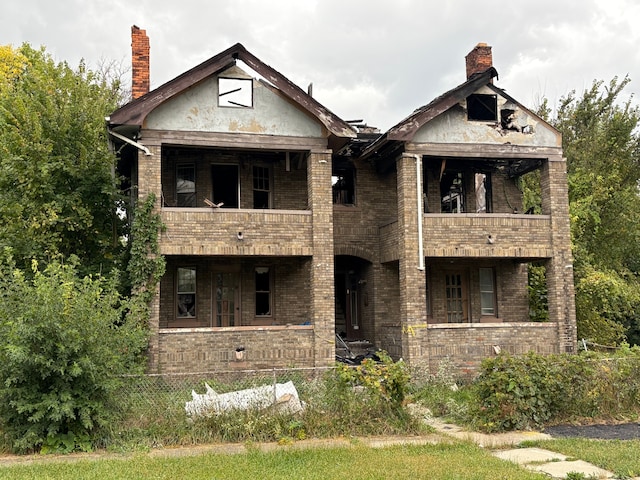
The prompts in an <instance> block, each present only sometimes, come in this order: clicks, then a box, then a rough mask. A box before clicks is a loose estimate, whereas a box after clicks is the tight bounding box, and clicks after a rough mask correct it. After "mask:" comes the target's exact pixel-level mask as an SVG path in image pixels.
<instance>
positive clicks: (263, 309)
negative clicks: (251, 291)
mask: <svg viewBox="0 0 640 480" xmlns="http://www.w3.org/2000/svg"><path fill="white" fill-rule="evenodd" d="M255 280H256V317H268V316H270V315H271V271H270V270H269V267H256V270H255Z"/></svg>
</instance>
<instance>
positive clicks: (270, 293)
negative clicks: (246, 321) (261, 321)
mask: <svg viewBox="0 0 640 480" xmlns="http://www.w3.org/2000/svg"><path fill="white" fill-rule="evenodd" d="M260 270H266V271H263V272H260ZM253 272H254V277H253V280H254V310H253V311H254V316H255V318H271V317H273V267H272V266H269V265H258V266H256V267H254V269H253ZM265 273H266V274H268V275H269V277H268V279H267V283H268V290H264V289H260V290H259V289H258V287H259V285H258V275H261V274H265ZM258 295H260V296H264V295H266V299H267V302H268V306H269V308H268V312H267V313H258V305H259V304H260V303H261V302H259V301H258Z"/></svg>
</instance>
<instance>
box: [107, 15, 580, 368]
mask: <svg viewBox="0 0 640 480" xmlns="http://www.w3.org/2000/svg"><path fill="white" fill-rule="evenodd" d="M132 50H133V89H132V90H133V97H134V99H133V100H132V101H131V102H130V103H128V104H126V105H124V106H123V107H121V108H120V109H118V110H117V111H115V112H113V113H112V115H111V116H110V117H109V118H108V120H107V123H108V128H109V131H110V132H111V134H112V135H111V140H112V142H113V144H114V146H115V148H116V150H117V151H118V152H119V170H120V172H121V173H122V174H123V175H124V176H125V177H126V178H127V181H128V182H130V186H131V192H133V193H132V197H133V198H134V199H135V198H145V197H146V196H147V195H148V194H150V193H152V192H153V193H155V194H156V198H157V199H158V203H157V211H158V212H159V213H160V215H161V217H162V220H163V222H164V223H165V225H166V230H164V231H163V232H162V233H161V237H160V249H161V253H162V254H163V255H164V256H165V258H166V262H167V271H166V274H165V276H164V277H163V279H162V280H161V283H160V285H159V289H158V290H159V291H158V294H157V296H156V298H155V300H154V302H153V304H152V309H151V312H152V318H151V328H152V332H153V335H152V338H151V342H150V348H149V370H150V371H152V372H194V371H215V370H229V369H235V368H242V369H244V368H269V367H290V366H297V367H313V366H325V365H329V364H332V363H333V361H334V355H335V334H336V333H339V334H341V335H342V336H343V337H346V338H347V339H348V340H350V341H356V342H357V341H364V340H368V341H371V342H373V343H374V344H375V345H377V346H378V347H380V348H383V349H385V350H387V351H388V352H389V353H390V354H391V355H392V356H393V357H395V358H399V357H402V358H404V359H405V360H407V361H408V362H410V363H415V364H418V363H419V364H425V365H428V366H429V368H431V369H435V368H437V366H438V364H439V362H441V361H442V360H443V359H445V358H447V359H448V360H449V361H450V362H452V363H453V364H454V365H456V366H457V367H458V368H460V369H463V370H473V369H474V368H475V367H477V365H478V364H479V362H480V360H481V359H482V358H484V357H486V356H490V355H495V353H496V352H497V351H500V350H502V351H510V352H513V353H524V352H527V351H529V350H534V351H537V352H540V353H553V352H571V351H574V350H575V342H576V339H575V313H574V299H573V271H572V268H571V264H572V257H571V249H570V238H569V216H568V200H567V178H566V162H565V159H564V158H563V157H562V148H561V137H560V134H559V133H558V132H557V131H556V130H555V129H554V128H553V127H551V126H550V125H548V124H547V123H546V122H544V121H543V120H542V119H541V118H539V117H538V116H536V115H535V114H533V113H532V112H531V111H529V110H527V109H526V108H525V107H523V106H522V105H521V104H519V103H518V102H517V101H516V100H514V99H513V98H511V97H510V96H509V95H507V94H506V93H505V92H504V91H503V90H501V89H500V88H498V87H496V86H495V85H494V84H493V79H494V78H495V77H497V72H496V70H495V69H494V68H493V66H492V59H491V47H489V46H486V45H484V44H479V45H478V46H477V47H475V48H474V50H473V51H472V52H471V53H470V54H469V55H468V56H467V58H466V63H467V81H466V82H464V83H463V84H461V85H459V86H458V87H456V88H454V89H452V90H450V91H448V92H446V93H445V94H443V95H441V96H440V97H438V98H436V99H435V100H433V101H432V102H431V103H429V104H427V105H425V106H423V107H421V108H418V109H417V110H415V111H414V112H413V113H412V114H411V115H410V116H409V117H407V118H406V119H404V120H402V121H401V122H400V123H398V124H397V125H395V126H394V127H392V128H391V129H389V130H388V131H387V132H384V133H380V132H378V131H377V130H376V129H373V128H369V127H366V126H365V125H351V124H349V123H347V122H345V121H343V120H341V119H340V118H338V117H337V116H336V115H335V114H333V113H332V112H330V111H329V110H328V109H326V108H325V107H324V106H322V105H320V104H319V103H318V102H317V101H316V100H314V99H313V97H312V96H311V95H309V94H308V93H307V92H305V91H303V90H301V89H300V88H299V87H297V86H296V85H294V84H293V83H292V82H291V81H289V80H288V79H287V78H286V77H284V76H283V75H282V74H280V73H279V72H277V71H276V70H274V69H273V68H271V67H270V66H268V65H266V64H265V63H263V62H262V61H260V60H259V59H258V58H256V57H255V56H254V55H253V54H251V53H250V52H248V51H247V50H246V49H245V48H244V47H243V46H242V45H240V44H236V45H234V46H233V47H231V48H229V49H227V50H225V51H224V52H221V53H219V54H218V55H216V56H214V57H212V58H210V59H209V60H207V61H205V62H204V63H202V64H201V65H198V66H196V67H195V68H193V69H191V70H189V71H187V72H185V73H183V74H182V75H180V76H178V77H176V78H175V79H173V80H171V81H169V82H167V83H166V84H164V85H162V86H160V87H158V88H156V89H154V90H152V91H149V41H148V38H147V36H146V33H145V31H144V30H140V29H138V28H137V27H135V26H134V27H133V28H132ZM532 172H537V175H538V176H537V177H535V178H539V182H540V191H541V205H540V207H539V209H537V210H539V211H540V212H541V213H532V212H529V213H524V212H523V207H522V205H523V199H522V193H521V190H520V189H519V188H518V185H519V182H520V179H521V178H522V177H523V176H525V175H534V174H535V173H532ZM531 263H535V264H539V265H543V266H544V267H545V269H544V271H545V272H546V283H547V289H548V295H547V297H548V318H549V321H547V322H531V321H530V318H529V301H528V290H527V267H528V265H529V264H531Z"/></svg>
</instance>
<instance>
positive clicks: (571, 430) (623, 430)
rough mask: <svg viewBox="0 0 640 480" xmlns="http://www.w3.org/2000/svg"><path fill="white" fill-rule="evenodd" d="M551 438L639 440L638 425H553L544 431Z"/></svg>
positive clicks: (639, 431)
mask: <svg viewBox="0 0 640 480" xmlns="http://www.w3.org/2000/svg"><path fill="white" fill-rule="evenodd" d="M544 432H545V433H548V434H549V435H551V436H552V437H558V438H560V437H582V438H597V439H602V440H633V439H640V423H621V424H615V425H608V424H602V425H555V426H553V427H547V428H545V430H544Z"/></svg>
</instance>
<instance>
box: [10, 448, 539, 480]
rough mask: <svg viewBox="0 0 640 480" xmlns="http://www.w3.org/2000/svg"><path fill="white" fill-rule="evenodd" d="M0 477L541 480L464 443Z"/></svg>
mask: <svg viewBox="0 0 640 480" xmlns="http://www.w3.org/2000/svg"><path fill="white" fill-rule="evenodd" d="M0 478H11V479H15V480H23V479H25V480H26V479H43V478H73V479H77V480H82V479H92V480H93V479H95V478H100V479H127V480H136V479H148V478H154V479H171V480H173V479H176V478H189V479H191V480H198V479H207V480H209V479H228V480H233V479H242V480H244V479H247V478H268V479H270V480H279V479H287V480H288V479H291V478H296V479H301V480H316V479H317V480H332V479H339V480H343V479H345V478H348V479H349V480H372V479H373V480H376V479H381V480H382V479H384V480H406V479H408V478H410V479H429V480H440V479H442V480H445V479H447V480H451V479H474V480H484V479H487V480H500V479H505V480H506V479H509V480H542V479H545V478H547V477H546V476H544V475H542V474H536V473H533V472H528V471H525V470H523V469H521V468H519V467H518V466H516V465H515V464H513V463H510V462H504V461H501V460H499V459H497V458H495V457H492V456H491V455H490V454H489V452H487V451H486V450H483V449H481V448H479V447H476V446H473V445H470V444H466V443H457V444H440V445H426V446H395V447H388V448H381V449H373V448H365V447H362V446H357V445H356V446H354V447H352V448H344V447H343V448H328V449H310V450H296V449H282V450H279V451H275V452H270V453H262V452H259V451H251V452H249V453H247V454H239V455H225V454H207V455H200V456H194V457H180V458H157V457H155V458H152V457H149V456H147V455H136V456H132V457H127V458H121V459H105V460H95V461H94V460H92V461H89V460H83V461H79V462H73V463H70V462H64V463H52V462H49V463H46V464H37V465H20V466H11V467H0Z"/></svg>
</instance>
